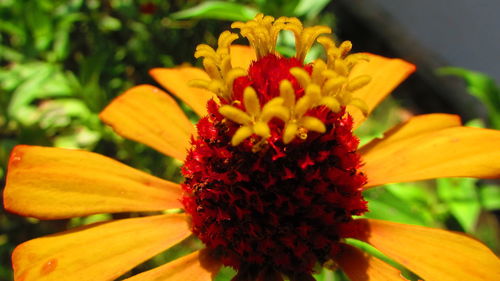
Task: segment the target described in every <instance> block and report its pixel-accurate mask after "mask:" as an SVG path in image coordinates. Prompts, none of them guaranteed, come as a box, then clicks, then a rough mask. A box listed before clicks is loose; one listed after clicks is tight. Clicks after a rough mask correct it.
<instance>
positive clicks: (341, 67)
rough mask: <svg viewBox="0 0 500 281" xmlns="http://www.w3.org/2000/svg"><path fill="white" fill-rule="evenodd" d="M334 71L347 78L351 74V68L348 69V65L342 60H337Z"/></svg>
mask: <svg viewBox="0 0 500 281" xmlns="http://www.w3.org/2000/svg"><path fill="white" fill-rule="evenodd" d="M333 69H334V70H335V71H336V72H337V73H338V74H340V75H342V76H347V75H348V74H349V68H348V67H347V64H346V63H345V62H343V61H342V60H335V63H334V65H333Z"/></svg>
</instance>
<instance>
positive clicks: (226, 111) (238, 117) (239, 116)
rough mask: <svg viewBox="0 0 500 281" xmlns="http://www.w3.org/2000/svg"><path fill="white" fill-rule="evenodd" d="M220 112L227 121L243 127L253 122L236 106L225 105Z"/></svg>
mask: <svg viewBox="0 0 500 281" xmlns="http://www.w3.org/2000/svg"><path fill="white" fill-rule="evenodd" d="M219 112H220V114H222V116H224V117H226V118H227V119H229V120H231V121H233V122H236V123H238V124H241V125H246V124H250V123H251V122H252V119H251V118H250V116H248V114H246V113H245V112H243V111H242V110H240V109H238V108H236V107H234V106H230V105H223V106H221V107H220V108H219Z"/></svg>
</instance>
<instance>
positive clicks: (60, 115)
mask: <svg viewBox="0 0 500 281" xmlns="http://www.w3.org/2000/svg"><path fill="white" fill-rule="evenodd" d="M330 2H331V1H329V0H317V1H313V0H288V1H286V0H279V1H264V0H248V1H184V0H172V1H159V0H158V1H153V0H151V1H139V0H135V1H132V0H128V1H126V0H122V1H118V0H115V1H98V0H87V1H83V0H71V1H53V0H38V1H29V0H1V1H0V66H1V68H0V183H1V184H0V186H1V187H2V188H3V186H4V184H5V177H4V176H5V173H6V164H7V161H8V157H9V153H10V151H11V149H12V148H13V147H14V146H15V145H17V144H32V145H43V146H56V147H65V148H79V149H85V150H90V151H95V152H98V153H101V154H104V155H108V156H110V157H113V158H115V159H118V160H120V161H122V162H124V163H126V164H129V165H131V166H133V167H136V168H138V169H141V170H144V171H147V172H149V173H152V174H154V175H156V176H159V177H163V178H167V179H169V180H172V181H180V180H181V176H180V172H179V167H180V163H179V162H177V161H174V160H172V159H169V158H167V157H164V156H162V155H160V154H159V153H157V152H155V151H153V150H152V149H149V148H148V147H145V146H144V145H141V144H137V143H134V142H131V141H127V140H125V139H123V138H121V137H119V136H117V135H116V134H114V133H113V132H112V131H111V130H110V129H109V128H108V127H106V126H104V125H103V124H102V123H101V122H100V121H99V119H98V117H97V115H98V113H99V112H100V111H101V110H102V109H103V108H104V106H106V105H107V104H108V103H109V102H110V100H112V99H113V98H114V97H115V96H117V95H119V94H120V93H122V92H123V91H125V90H126V89H127V88H130V87H132V86H133V85H137V84H142V83H149V84H155V82H154V81H153V80H152V79H151V78H150V77H149V76H148V70H149V69H151V68H154V67H172V66H175V65H178V64H182V63H189V64H196V63H197V62H196V60H195V59H194V57H193V53H194V48H195V47H196V45H197V44H200V43H208V44H211V45H214V43H215V42H216V38H217V36H218V34H219V33H220V32H221V31H223V30H225V29H227V28H228V27H229V26H230V24H231V21H235V20H248V19H251V18H252V17H253V16H254V15H255V14H256V13H258V12H263V13H265V14H269V15H272V16H275V17H278V16H282V15H286V16H296V17H299V18H300V19H302V20H303V21H304V22H305V25H313V24H324V25H329V26H335V24H336V22H335V15H333V14H332V13H331V12H329V10H328V9H325V7H327V6H328V5H329V4H331V3H330ZM290 37H291V36H286V35H283V36H281V37H280V41H279V50H280V51H281V52H282V53H283V54H293V53H294V49H293V39H292V38H290ZM342 39H349V38H342ZM354 44H356V42H354ZM320 55H321V48H317V47H314V48H313V50H312V51H311V53H310V56H309V59H313V58H315V57H318V56H320ZM436 75H453V76H458V77H461V78H463V79H464V81H466V83H467V85H468V89H469V92H470V94H472V95H474V96H475V97H477V98H478V99H479V100H480V101H481V102H482V103H484V105H485V107H486V108H487V110H488V120H480V119H477V120H472V121H470V122H469V123H468V125H470V126H480V127H485V126H489V127H492V128H496V129H500V90H499V88H498V86H497V85H496V84H495V82H494V81H493V80H492V79H491V78H489V77H488V76H486V75H484V74H481V73H476V72H472V71H469V70H465V69H461V68H456V67H447V68H442V69H439V71H438V73H436ZM181 105H182V104H181ZM182 106H183V108H184V109H185V110H186V112H187V113H188V115H189V116H190V117H191V119H192V120H193V122H195V121H196V116H195V115H194V114H193V113H192V112H191V111H190V109H189V108H188V107H187V106H184V105H182ZM412 114H413V113H412V112H410V111H408V110H406V109H404V108H402V107H401V106H400V104H399V102H398V101H397V100H394V99H388V100H387V101H385V102H384V103H383V104H382V105H381V106H380V107H379V108H378V109H377V110H376V112H374V114H373V118H371V119H370V120H369V121H368V122H366V124H364V125H363V126H362V127H361V128H360V129H359V130H358V131H357V133H358V135H359V136H360V138H361V140H362V143H366V142H367V141H369V140H370V139H373V138H374V137H380V136H381V135H382V133H383V132H384V131H385V130H386V129H388V128H390V127H391V126H393V125H395V124H397V123H398V122H400V121H402V120H405V119H406V118H408V116H411V115H412ZM366 197H367V199H368V201H369V208H370V212H369V213H368V214H367V215H366V216H367V217H370V218H380V219H386V220H390V221H395V222H402V223H409V224H417V225H424V226H431V227H439V228H447V229H451V230H456V231H463V232H466V233H468V234H471V235H473V236H476V237H478V238H479V239H480V240H482V241H484V242H485V243H486V244H487V245H488V246H489V247H490V248H492V249H493V250H494V251H496V252H497V253H498V252H499V251H500V244H499V243H500V242H499V239H498V237H499V227H498V214H499V210H500V189H499V186H498V182H495V181H482V180H475V179H439V180H436V181H424V182H418V183H405V184H392V185H388V186H385V187H381V188H376V189H372V190H369V191H368V192H366ZM138 215H141V214H119V215H96V216H91V217H87V218H78V219H72V220H59V221H38V220H35V219H31V218H23V217H19V216H15V215H12V214H8V213H6V212H4V211H2V212H1V213H0V280H11V279H12V270H11V265H10V253H11V252H12V250H13V248H14V247H15V246H16V245H18V244H20V243H22V242H24V241H26V240H28V239H31V238H34V237H39V236H42V235H45V234H49V233H55V232H57V231H61V230H64V229H67V228H68V227H74V226H78V225H82V224H88V223H92V222H96V221H101V220H107V219H111V218H125V217H133V216H138ZM352 243H355V242H352ZM355 244H356V243H355ZM356 246H359V247H361V248H363V249H365V250H366V251H369V252H373V249H370V248H369V247H366V245H360V244H356ZM198 247H200V243H199V242H198V241H196V240H195V239H191V240H188V241H185V242H183V243H182V244H181V245H179V246H176V247H174V248H173V249H171V250H169V251H167V252H166V253H163V254H161V255H159V256H157V257H155V258H154V259H152V260H151V261H148V262H147V263H145V264H143V265H140V266H139V267H138V268H136V269H134V270H133V271H132V272H131V273H129V274H127V275H126V276H130V275H131V274H132V273H136V272H140V271H143V270H145V269H148V268H151V267H154V266H158V265H160V264H163V263H165V262H166V261H169V260H172V259H174V258H175V257H177V256H179V255H182V254H185V253H187V252H189V251H192V250H193V249H196V248H198ZM375 254H376V255H379V253H375ZM389 262H392V261H389ZM444 262H445V261H444ZM231 274H233V272H232V271H231V270H230V269H224V270H223V271H222V272H221V274H220V275H219V276H218V280H229V279H230V276H231ZM408 274H409V273H408ZM126 276H124V277H126ZM408 276H411V274H410V275H408ZM316 278H317V279H318V280H346V279H345V277H344V276H343V275H342V274H340V273H338V272H332V271H328V270H324V271H322V272H319V273H318V275H317V276H316Z"/></svg>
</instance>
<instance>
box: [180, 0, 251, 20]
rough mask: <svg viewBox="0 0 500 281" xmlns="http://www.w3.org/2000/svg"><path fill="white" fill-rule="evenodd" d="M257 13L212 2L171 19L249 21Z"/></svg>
mask: <svg viewBox="0 0 500 281" xmlns="http://www.w3.org/2000/svg"><path fill="white" fill-rule="evenodd" d="M257 13H258V11H257V10H255V9H253V8H250V7H247V6H244V5H241V4H238V3H231V2H222V1H210V2H203V3H201V4H199V5H197V6H195V7H193V8H189V9H186V10H182V11H179V12H176V13H173V14H171V15H170V17H171V18H173V19H176V20H181V19H191V18H200V19H217V20H227V21H247V20H251V19H253V18H254V16H255V15H256V14H257Z"/></svg>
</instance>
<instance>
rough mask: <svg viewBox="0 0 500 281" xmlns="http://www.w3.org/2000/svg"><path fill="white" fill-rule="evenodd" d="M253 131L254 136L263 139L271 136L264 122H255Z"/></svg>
mask: <svg viewBox="0 0 500 281" xmlns="http://www.w3.org/2000/svg"><path fill="white" fill-rule="evenodd" d="M253 131H254V132H255V134H256V135H258V136H261V137H263V138H268V137H269V136H271V130H270V129H269V126H268V125H267V123H265V122H256V123H255V124H254V125H253Z"/></svg>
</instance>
